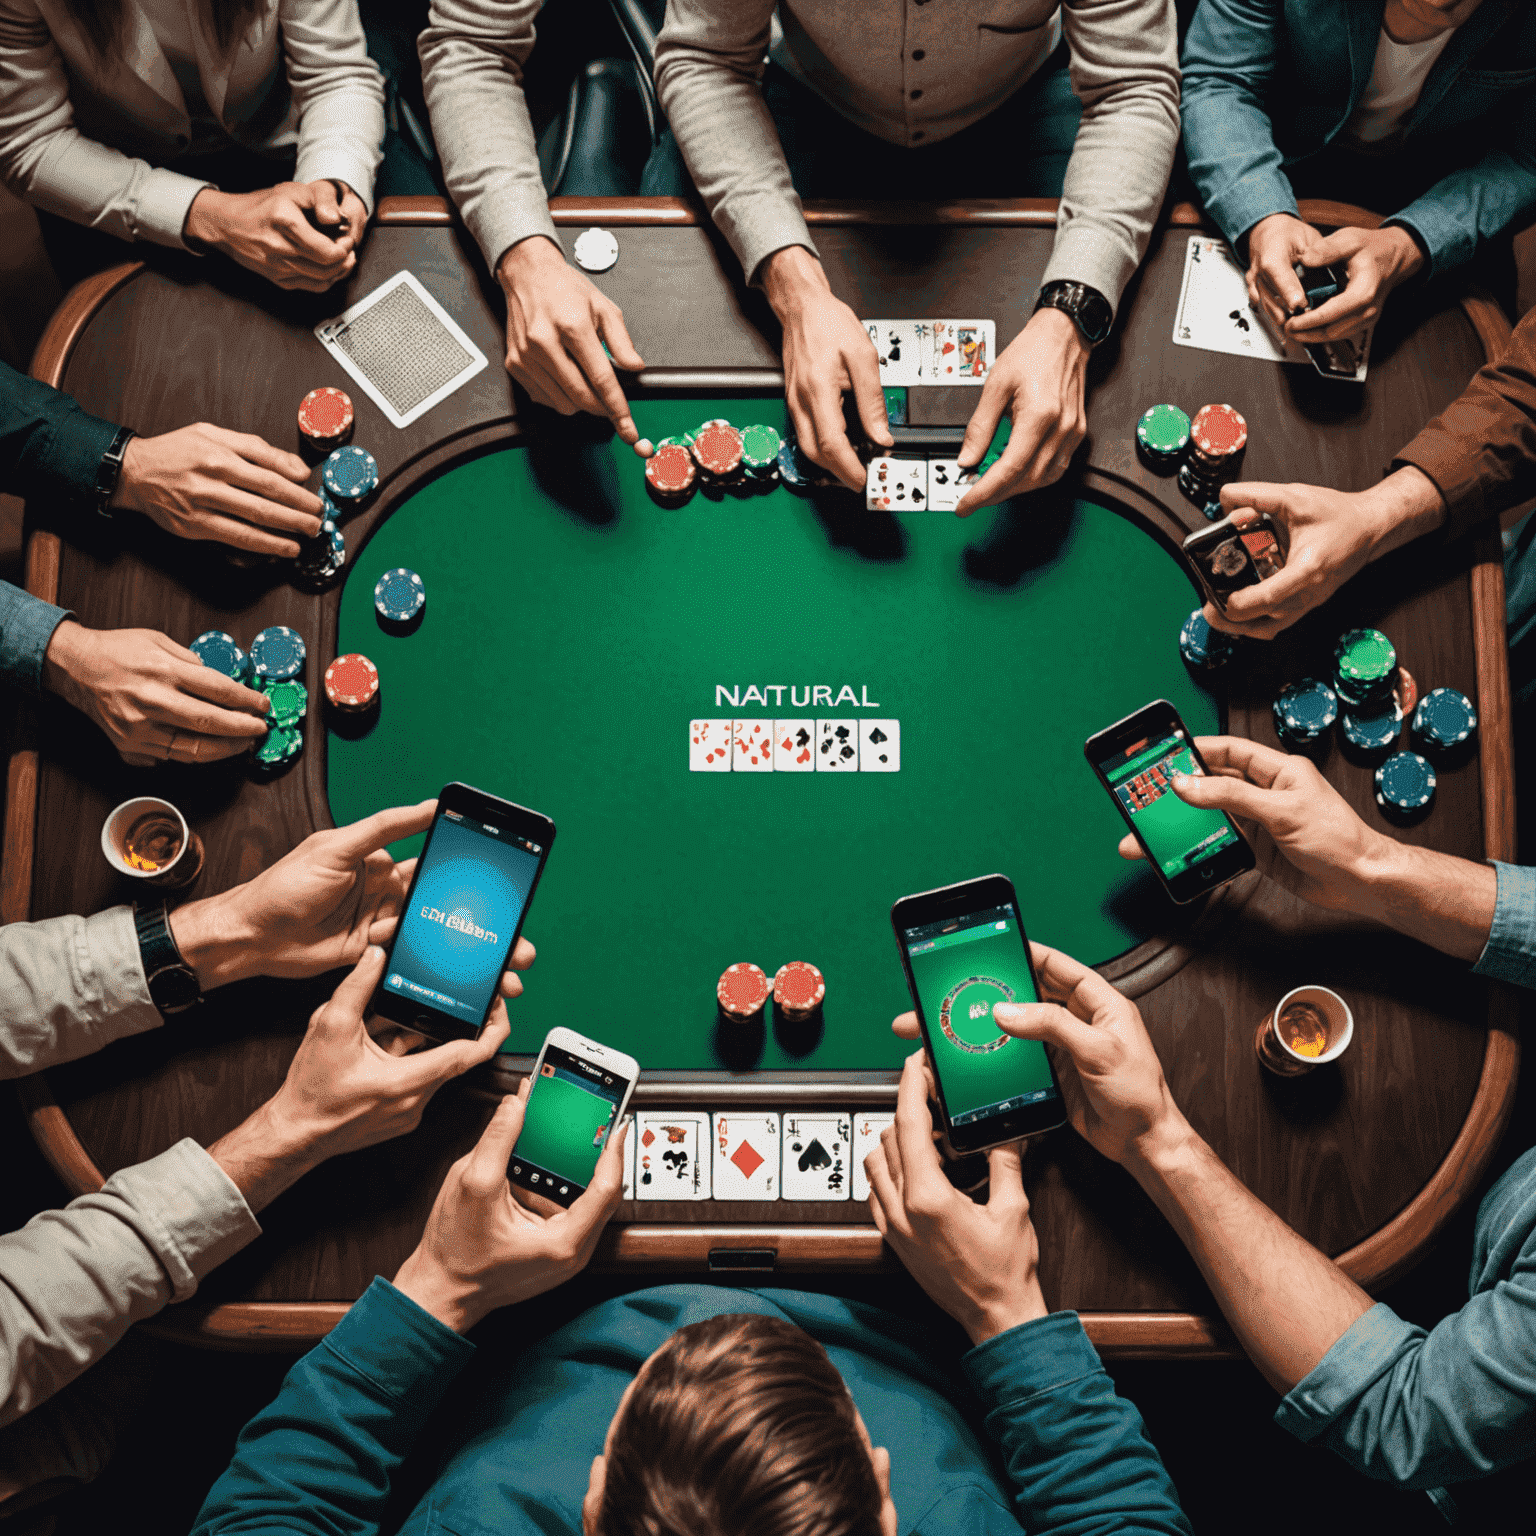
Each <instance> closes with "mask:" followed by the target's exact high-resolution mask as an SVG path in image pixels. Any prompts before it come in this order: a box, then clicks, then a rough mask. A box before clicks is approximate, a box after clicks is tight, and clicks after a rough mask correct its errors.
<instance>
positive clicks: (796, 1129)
mask: <svg viewBox="0 0 1536 1536" xmlns="http://www.w3.org/2000/svg"><path fill="white" fill-rule="evenodd" d="M852 1145H853V1127H852V1122H851V1121H850V1120H849V1118H848V1116H847V1115H785V1117H784V1161H783V1172H782V1183H783V1187H784V1198H785V1199H786V1200H846V1199H848V1197H849V1177H848V1161H849V1153H850V1150H851V1148H852Z"/></svg>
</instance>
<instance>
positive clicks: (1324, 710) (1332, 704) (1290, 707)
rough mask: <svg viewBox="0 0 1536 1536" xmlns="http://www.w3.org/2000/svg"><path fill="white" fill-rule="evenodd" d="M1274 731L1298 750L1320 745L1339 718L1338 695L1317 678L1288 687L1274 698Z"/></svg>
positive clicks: (1291, 684) (1306, 678)
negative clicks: (1322, 738) (1303, 747)
mask: <svg viewBox="0 0 1536 1536" xmlns="http://www.w3.org/2000/svg"><path fill="white" fill-rule="evenodd" d="M1273 709H1274V716H1275V729H1276V730H1277V731H1278V732H1279V734H1280V739H1281V740H1282V741H1284V742H1288V743H1290V744H1292V745H1295V746H1306V745H1308V744H1310V743H1312V742H1314V741H1317V740H1318V739H1319V738H1320V737H1321V736H1322V734H1323V732H1324V731H1326V730H1327V729H1328V728H1329V726H1331V725H1332V724H1333V723H1334V721H1335V720H1337V719H1338V718H1339V698H1338V695H1337V694H1336V693H1335V692H1334V691H1333V689H1332V688H1330V687H1329V686H1328V684H1327V683H1324V682H1320V681H1319V680H1318V679H1317V678H1315V677H1304V678H1302V680H1301V681H1300V682H1299V683H1287V684H1286V686H1285V687H1284V688H1282V689H1281V690H1280V692H1279V693H1278V694H1277V695H1276V697H1275V702H1274V706H1273Z"/></svg>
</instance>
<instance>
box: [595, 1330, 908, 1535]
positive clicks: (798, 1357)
mask: <svg viewBox="0 0 1536 1536" xmlns="http://www.w3.org/2000/svg"><path fill="white" fill-rule="evenodd" d="M880 1500H881V1496H880V1485H879V1483H878V1482H877V1481H876V1480H875V1469H874V1467H873V1466H872V1465H871V1463H870V1459H869V1452H868V1451H867V1450H866V1449H865V1448H864V1440H863V1438H862V1436H861V1435H860V1434H859V1430H858V1425H857V1423H856V1421H855V1418H854V1406H853V1399H852V1398H851V1397H850V1396H849V1395H848V1388H847V1387H846V1386H845V1385H844V1384H843V1378H842V1377H841V1376H839V1375H838V1373H837V1368H836V1367H835V1366H834V1365H833V1364H832V1362H831V1361H830V1360H829V1359H828V1358H827V1352H826V1350H824V1349H823V1348H822V1347H821V1345H820V1344H818V1343H817V1342H816V1340H815V1339H813V1338H812V1337H811V1336H810V1335H809V1334H808V1333H806V1332H804V1331H803V1330H802V1329H800V1328H796V1327H795V1326H794V1325H793V1324H792V1323H787V1322H784V1321H783V1320H782V1319H780V1318H776V1317H762V1316H759V1315H758V1314H756V1313H733V1314H728V1315H726V1316H723V1317H712V1318H709V1319H708V1320H707V1321H705V1322H702V1323H690V1324H688V1326H687V1327H685V1328H679V1329H678V1330H677V1332H676V1333H675V1334H673V1335H672V1337H671V1338H670V1339H669V1340H668V1341H667V1343H666V1344H665V1346H663V1348H662V1349H661V1350H660V1352H659V1353H657V1354H656V1355H655V1356H654V1357H653V1358H652V1359H651V1361H650V1362H649V1364H648V1365H647V1366H646V1370H645V1375H644V1377H643V1378H642V1379H641V1381H640V1383H639V1385H638V1386H637V1387H636V1388H635V1390H634V1392H633V1394H632V1395H631V1397H630V1400H629V1404H628V1406H627V1407H626V1408H625V1410H624V1416H623V1418H622V1419H621V1420H620V1421H619V1423H618V1425H617V1426H616V1427H615V1429H614V1435H613V1449H612V1451H611V1452H610V1454H609V1456H608V1471H607V1478H606V1483H605V1487H604V1491H603V1503H602V1508H601V1510H600V1511H599V1513H598V1517H597V1529H598V1531H599V1532H600V1533H601V1536H879V1532H880V1525H879V1518H880Z"/></svg>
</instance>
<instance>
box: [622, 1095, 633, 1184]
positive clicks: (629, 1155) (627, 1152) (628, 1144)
mask: <svg viewBox="0 0 1536 1536" xmlns="http://www.w3.org/2000/svg"><path fill="white" fill-rule="evenodd" d="M624 1120H625V1123H626V1124H627V1125H628V1126H629V1134H628V1135H626V1136H625V1138H624V1195H623V1197H624V1199H626V1200H633V1199H634V1198H635V1117H634V1116H633V1115H626V1116H625V1117H624Z"/></svg>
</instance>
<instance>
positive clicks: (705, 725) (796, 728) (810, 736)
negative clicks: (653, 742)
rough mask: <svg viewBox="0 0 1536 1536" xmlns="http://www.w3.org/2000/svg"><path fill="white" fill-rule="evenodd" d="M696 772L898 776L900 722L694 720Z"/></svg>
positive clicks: (691, 737)
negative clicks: (891, 774)
mask: <svg viewBox="0 0 1536 1536" xmlns="http://www.w3.org/2000/svg"><path fill="white" fill-rule="evenodd" d="M688 768H689V771H690V772H692V773H731V772H735V773H854V772H858V773H899V772H900V771H901V721H899V720H690V721H689V722H688Z"/></svg>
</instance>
